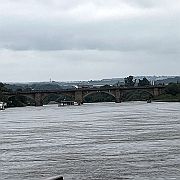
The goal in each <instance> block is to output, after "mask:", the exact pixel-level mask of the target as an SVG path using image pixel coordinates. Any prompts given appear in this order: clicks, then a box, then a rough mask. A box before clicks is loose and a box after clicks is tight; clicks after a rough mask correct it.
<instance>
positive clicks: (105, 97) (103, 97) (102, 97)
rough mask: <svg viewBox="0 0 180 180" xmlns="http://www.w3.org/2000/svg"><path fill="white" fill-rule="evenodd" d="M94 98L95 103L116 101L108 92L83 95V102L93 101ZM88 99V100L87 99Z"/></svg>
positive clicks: (93, 92)
mask: <svg viewBox="0 0 180 180" xmlns="http://www.w3.org/2000/svg"><path fill="white" fill-rule="evenodd" d="M93 96H94V100H96V102H103V101H104V102H105V101H107V102H108V101H114V102H115V101H116V96H115V95H114V94H113V93H111V92H109V91H92V92H88V93H86V94H84V95H83V101H84V102H87V101H93V100H92V99H93V98H90V97H93ZM88 97H89V99H88Z"/></svg>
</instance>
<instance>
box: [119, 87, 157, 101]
mask: <svg viewBox="0 0 180 180" xmlns="http://www.w3.org/2000/svg"><path fill="white" fill-rule="evenodd" d="M153 97H154V93H153V91H149V90H144V89H137V90H129V91H125V92H123V96H122V99H123V101H138V100H148V99H152V98H153Z"/></svg>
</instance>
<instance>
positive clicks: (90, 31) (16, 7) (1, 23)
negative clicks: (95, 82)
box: [0, 0, 180, 82]
mask: <svg viewBox="0 0 180 180" xmlns="http://www.w3.org/2000/svg"><path fill="white" fill-rule="evenodd" d="M128 75H180V0H171V1H170V0H0V81H3V82H27V81H48V80H49V79H50V78H51V79H52V80H56V81H66V80H90V79H102V78H112V77H125V76H128Z"/></svg>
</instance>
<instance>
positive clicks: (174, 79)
mask: <svg viewBox="0 0 180 180" xmlns="http://www.w3.org/2000/svg"><path fill="white" fill-rule="evenodd" d="M177 82H178V83H180V76H176V77H170V78H167V79H162V80H157V81H156V84H169V83H177Z"/></svg>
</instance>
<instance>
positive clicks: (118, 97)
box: [115, 89, 122, 103]
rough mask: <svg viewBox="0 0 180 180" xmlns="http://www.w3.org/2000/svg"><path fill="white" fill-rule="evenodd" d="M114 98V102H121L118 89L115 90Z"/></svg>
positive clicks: (120, 94)
mask: <svg viewBox="0 0 180 180" xmlns="http://www.w3.org/2000/svg"><path fill="white" fill-rule="evenodd" d="M115 98H116V103H121V102H122V93H121V91H120V90H119V89H118V90H116V91H115Z"/></svg>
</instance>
